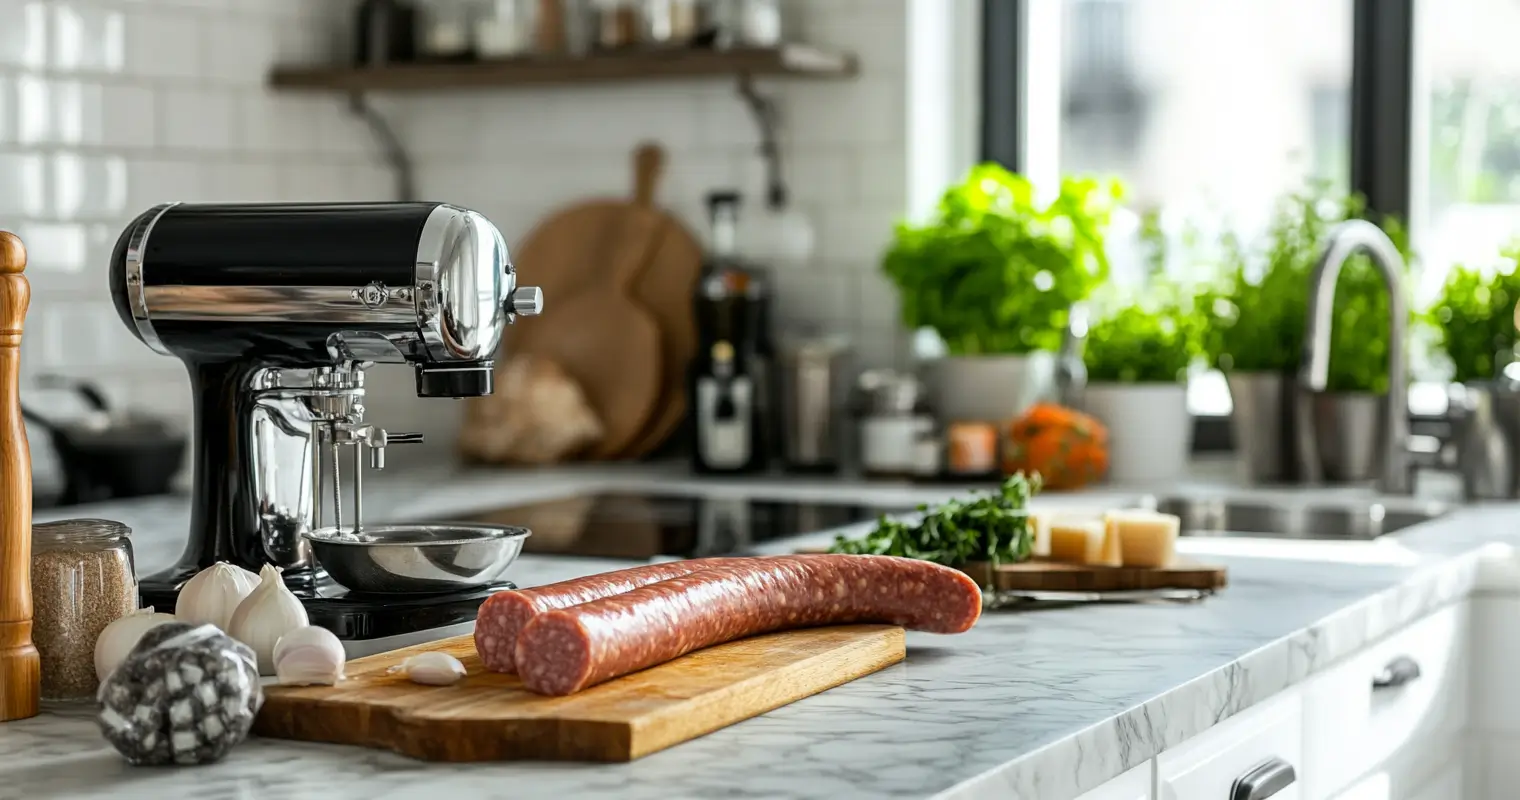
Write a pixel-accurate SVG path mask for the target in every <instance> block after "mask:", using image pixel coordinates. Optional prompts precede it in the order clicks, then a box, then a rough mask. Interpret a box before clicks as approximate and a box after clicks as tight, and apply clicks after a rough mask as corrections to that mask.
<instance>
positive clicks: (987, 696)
mask: <svg viewBox="0 0 1520 800" xmlns="http://www.w3.org/2000/svg"><path fill="white" fill-rule="evenodd" d="M387 480H388V481H390V482H389V483H388V485H383V486H381V485H377V486H372V488H376V489H377V491H375V492H373V493H370V494H371V496H372V497H374V498H375V499H373V500H371V499H369V498H368V497H367V498H366V510H367V512H369V513H370V514H372V515H373V518H377V519H378V518H423V517H429V516H447V515H450V514H456V513H465V512H468V511H471V510H479V509H484V508H491V507H500V506H503V505H508V504H511V503H520V502H526V501H530V500H536V499H548V498H552V497H555V496H564V495H569V494H574V493H577V492H581V491H587V490H591V489H635V488H651V487H657V488H658V489H660V490H665V491H682V490H690V489H698V490H700V491H703V492H705V493H712V494H733V495H759V496H772V497H810V498H817V499H840V498H841V497H844V498H849V499H851V500H854V501H857V502H882V503H893V504H896V503H911V502H922V501H932V500H935V499H938V498H941V497H944V496H948V495H951V494H955V493H957V492H958V491H959V490H960V489H959V487H947V486H931V487H923V486H914V485H911V484H871V485H862V484H858V483H852V482H848V481H839V482H829V481H818V480H816V479H807V480H801V479H779V478H778V479H764V480H759V481H737V480H725V481H706V480H703V481H697V480H695V479H691V478H689V477H687V476H684V475H682V474H680V473H678V472H673V471H671V470H662V469H653V470H651V469H649V468H647V467H646V468H635V467H627V468H597V469H572V470H544V471H538V472H531V473H501V472H472V473H460V474H446V473H444V472H438V473H435V474H432V475H431V476H429V475H428V474H421V473H418V474H407V475H395V476H392V477H390V478H389V479H387ZM1185 488H1186V489H1187V490H1188V491H1192V492H1208V491H1215V490H1217V489H1218V488H1219V485H1217V484H1214V485H1211V484H1209V483H1206V482H1197V483H1192V484H1189V485H1188V486H1187V487H1185ZM1142 489H1143V487H1142ZM1139 492H1140V490H1139V489H1137V490H1136V491H1112V490H1106V491H1102V492H1093V493H1085V494H1081V495H1065V496H1061V497H1055V496H1046V497H1042V498H1039V499H1038V500H1037V504H1038V505H1050V504H1061V505H1072V504H1094V505H1108V504H1112V503H1114V502H1119V501H1123V500H1125V499H1126V498H1132V497H1133V496H1135V495H1136V494H1138V493H1139ZM1261 494H1272V493H1266V492H1264V493H1261ZM1355 494H1356V493H1355V492H1350V491H1333V492H1317V493H1316V495H1315V496H1316V497H1325V498H1335V497H1339V496H1343V495H1344V496H1354V495H1355ZM1290 496H1292V497H1300V498H1301V497H1303V496H1304V495H1303V493H1301V492H1299V493H1294V494H1292V495H1290ZM81 513H82V510H81V509H72V510H69V509H61V510H55V511H51V512H49V513H48V514H45V515H44V514H39V515H38V519H39V520H44V519H52V518H58V517H62V516H79V515H81ZM88 513H89V514H90V515H92V516H107V517H111V518H114V519H120V520H122V521H124V522H127V523H128V524H129V525H131V526H132V527H133V529H134V543H135V546H136V548H137V554H138V561H139V565H140V567H141V568H142V569H144V570H151V569H155V568H157V567H158V566H162V565H165V564H167V563H169V562H170V561H172V560H173V559H174V558H175V557H176V556H177V555H178V552H179V549H180V548H181V547H182V545H183V537H184V534H183V530H184V525H185V521H186V519H187V509H186V508H185V506H184V501H183V500H182V499H174V498H166V499H157V500H150V501H141V502H136V503H124V504H117V505H112V506H99V507H94V508H90V509H88ZM1517 521H1520V505H1510V504H1501V505H1491V506H1474V507H1467V508H1462V509H1459V510H1457V511H1455V512H1454V513H1452V514H1451V515H1449V516H1446V517H1443V518H1440V519H1438V520H1436V521H1433V522H1430V523H1427V524H1425V525H1421V526H1418V527H1415V528H1411V529H1409V530H1407V531H1405V532H1403V533H1400V534H1396V535H1392V536H1388V537H1384V538H1383V539H1381V540H1379V541H1376V542H1265V541H1263V540H1246V539H1188V540H1185V541H1184V544H1183V547H1184V550H1185V551H1186V552H1189V553H1195V554H1198V555H1199V556H1200V557H1205V556H1206V557H1207V558H1208V559H1209V560H1211V561H1215V562H1218V563H1223V564H1225V565H1226V566H1228V567H1229V568H1230V581H1231V584H1230V587H1229V588H1228V589H1227V590H1226V591H1224V592H1222V593H1220V594H1219V595H1217V596H1215V597H1212V598H1210V599H1208V600H1206V601H1204V602H1201V603H1195V604H1147V605H1109V606H1086V607H1066V608H1057V609H1049V610H1041V611H1023V612H1004V611H999V612H989V613H988V614H987V615H985V616H984V617H983V619H982V621H981V622H980V623H979V624H978V625H977V626H976V628H974V629H973V630H972V631H971V632H969V633H967V634H963V635H960V636H948V637H939V636H932V635H927V634H910V635H909V639H908V657H907V660H906V661H904V662H903V663H901V664H898V665H895V666H893V667H889V668H887V669H885V670H883V671H881V672H878V673H876V674H873V675H870V676H866V677H865V678H862V679H859V680H856V681H853V682H851V683H848V684H845V685H843V686H840V687H837V688H835V689H832V690H829V691H827V692H824V693H823V694H820V695H817V696H815V697H812V698H808V699H805V700H802V701H799V702H797V703H793V704H791V705H788V706H785V707H783V708H780V709H777V710H775V711H772V712H770V713H767V714H765V715H762V716H760V717H757V718H754V719H751V720H747V721H745V722H741V723H739V724H736V725H733V726H731V727H729V728H726V729H724V730H721V731H718V732H715V733H713V734H710V735H708V736H705V737H702V738H700V739H697V740H694V741H692V742H689V743H686V744H683V745H679V746H677V747H674V748H671V749H669V750H666V751H664V752H661V753H656V754H653V755H651V756H648V757H646V758H643V759H641V760H639V761H636V762H633V763H630V764H618V765H590V764H547V763H523V764H513V763H508V764H481V765H455V764H448V765H442V764H427V763H423V762H419V761H415V760H412V759H409V758H406V757H402V756H397V755H394V754H390V753H386V752H380V751H375V750H368V749H362V748H355V747H341V746H329V745H313V744H307V743H291V742H282V741H276V740H268V739H253V740H250V741H249V742H248V743H246V744H244V745H242V746H240V747H239V748H238V749H237V750H235V751H234V752H233V753H232V754H231V755H230V756H229V757H228V758H227V760H225V761H224V762H222V763H219V764H216V765H212V766H208V767H198V768H194V769H139V768H133V767H130V766H128V765H126V764H125V763H124V762H123V761H122V760H121V759H120V757H119V756H117V755H116V753H115V752H114V751H112V750H111V749H110V748H109V747H108V746H107V745H106V744H105V743H104V742H103V741H102V740H101V739H100V737H99V735H98V733H97V732H96V729H95V726H94V722H93V717H92V710H91V709H90V708H88V707H78V706H75V707H68V706H58V705H50V706H49V707H48V709H47V711H46V713H44V714H43V715H41V716H39V717H37V718H35V719H32V720H25V721H20V722H13V723H8V724H5V725H3V726H0V797H43V796H46V797H62V796H69V797H76V796H77V797H93V796H101V797H105V796H112V797H137V796H151V797H162V798H171V797H192V796H193V797H197V798H220V797H252V796H265V795H269V796H279V797H288V798H305V797H312V798H318V797H320V798H324V800H327V799H330V798H345V797H355V798H359V797H362V798H366V799H367V800H371V799H373V800H379V798H390V797H411V796H416V795H419V794H422V793H424V792H436V791H446V792H449V793H451V794H455V795H463V796H470V797H509V796H510V797H516V798H521V797H551V796H569V797H601V796H605V797H616V798H629V799H634V798H659V799H660V800H666V799H667V798H686V797H711V796H730V797H765V798H775V797H798V798H808V797H827V798H831V799H833V798H850V797H914V798H917V797H933V796H940V797H956V798H961V797H1021V798H1064V797H1073V796H1075V795H1077V794H1079V793H1080V792H1082V791H1085V790H1087V789H1090V788H1092V787H1094V786H1097V785H1099V784H1101V783H1103V782H1104V781H1106V780H1108V779H1109V778H1112V777H1114V776H1116V775H1118V774H1120V773H1121V772H1123V771H1124V770H1126V769H1128V768H1130V767H1132V766H1134V765H1137V764H1139V763H1142V762H1143V761H1145V760H1146V759H1149V758H1151V757H1153V756H1155V755H1156V754H1157V753H1159V752H1161V751H1162V750H1165V749H1167V748H1169V747H1172V746H1175V745H1177V744H1179V743H1180V742H1182V741H1184V740H1186V739H1188V738H1190V737H1192V736H1194V735H1196V734H1197V733H1199V732H1201V731H1203V730H1205V729H1207V728H1209V727H1211V726H1212V725H1214V724H1216V723H1217V722H1219V721H1220V720H1222V719H1224V718H1227V717H1229V716H1231V715H1233V714H1235V713H1237V712H1239V711H1241V710H1243V709H1245V708H1247V707H1249V706H1251V705H1253V704H1255V703H1257V702H1259V701H1261V700H1263V699H1265V698H1267V697H1269V696H1271V695H1272V694H1274V693H1276V692H1278V691H1280V690H1281V689H1283V688H1286V687H1288V686H1291V685H1294V684H1296V683H1298V682H1300V681H1302V680H1303V679H1304V678H1305V677H1307V676H1308V675H1310V674H1313V673H1315V672H1317V671H1319V670H1322V669H1324V668H1325V667H1327V666H1329V665H1330V664H1332V663H1334V662H1336V661H1338V660H1339V659H1341V658H1343V657H1344V656H1346V655H1349V654H1350V653H1353V652H1355V651H1357V650H1359V649H1360V648H1362V647H1363V646H1365V645H1366V644H1368V643H1370V642H1372V641H1374V640H1376V639H1379V638H1381V637H1383V636H1385V635H1387V634H1388V633H1391V632H1393V631H1395V630H1397V629H1398V628H1400V627H1402V626H1403V625H1405V624H1407V623H1408V622H1411V621H1413V620H1415V619H1417V618H1419V617H1421V616H1423V615H1425V614H1427V613H1429V612H1430V611H1432V610H1434V609H1436V608H1438V607H1440V606H1442V605H1445V604H1447V603H1450V602H1453V601H1455V600H1457V599H1459V598H1461V597H1463V596H1466V595H1468V594H1470V593H1472V592H1473V591H1474V590H1475V588H1476V587H1479V586H1495V587H1509V586H1516V585H1520V581H1517V580H1516V579H1515V578H1514V574H1516V573H1520V569H1517V568H1516V566H1515V564H1516V562H1515V559H1514V557H1513V556H1512V554H1511V551H1510V549H1509V547H1508V546H1507V544H1506V541H1507V540H1515V541H1516V543H1520V525H1516V522H1517ZM794 545H795V543H789V544H787V545H782V546H781V547H791V546H794ZM619 564H620V562H613V561H604V560H591V559H578V558H556V557H545V556H525V557H524V558H523V559H521V561H520V562H519V563H518V564H516V565H514V567H513V571H512V573H511V574H510V575H509V577H511V578H512V579H514V580H516V581H517V582H518V583H520V584H522V585H535V584H540V583H546V582H552V581H555V580H561V579H564V578H566V577H571V576H574V575H577V574H584V573H589V572H597V571H601V570H604V569H607V568H610V567H614V566H618V565H619Z"/></svg>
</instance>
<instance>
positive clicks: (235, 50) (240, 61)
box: [201, 13, 275, 85]
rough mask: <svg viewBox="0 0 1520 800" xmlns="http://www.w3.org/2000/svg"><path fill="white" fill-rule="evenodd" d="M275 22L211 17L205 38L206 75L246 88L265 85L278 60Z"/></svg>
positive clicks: (233, 16) (232, 16)
mask: <svg viewBox="0 0 1520 800" xmlns="http://www.w3.org/2000/svg"><path fill="white" fill-rule="evenodd" d="M273 25H274V23H272V22H270V21H269V20H267V19H265V18H263V17H257V16H251V15H246V14H241V13H237V14H215V15H209V16H208V17H207V18H206V21H205V23H204V24H203V31H204V32H203V33H202V36H201V42H202V46H203V47H204V48H205V49H204V50H203V51H202V54H201V58H202V63H204V64H205V74H206V76H207V77H209V78H211V79H212V80H215V81H223V82H227V83H236V84H244V85H258V84H262V83H263V82H264V79H265V77H266V73H267V72H268V71H269V66H270V64H271V63H272V61H273V58H274V50H275V35H274V28H273Z"/></svg>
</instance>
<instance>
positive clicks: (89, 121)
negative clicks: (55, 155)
mask: <svg viewBox="0 0 1520 800" xmlns="http://www.w3.org/2000/svg"><path fill="white" fill-rule="evenodd" d="M49 91H50V102H51V103H52V106H53V123H52V130H51V137H52V140H53V141H55V142H57V143H59V144H86V145H93V144H99V143H100V141H101V139H102V138H104V136H105V125H106V122H105V117H104V112H105V100H104V97H103V94H104V90H103V87H101V85H100V84H98V83H87V82H84V81H53V82H52V84H51V86H50V90H49Z"/></svg>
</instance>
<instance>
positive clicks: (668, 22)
mask: <svg viewBox="0 0 1520 800" xmlns="http://www.w3.org/2000/svg"><path fill="white" fill-rule="evenodd" d="M642 5H643V23H644V24H643V37H644V42H645V43H647V44H654V45H663V46H674V47H685V46H687V45H689V44H691V43H692V40H693V39H695V38H696V37H697V34H698V33H699V31H700V27H701V13H700V8H699V7H698V3H697V0H643V4H642Z"/></svg>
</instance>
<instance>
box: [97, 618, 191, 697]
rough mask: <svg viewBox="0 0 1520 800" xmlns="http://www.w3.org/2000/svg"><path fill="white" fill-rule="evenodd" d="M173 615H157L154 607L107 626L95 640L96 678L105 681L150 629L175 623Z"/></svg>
mask: <svg viewBox="0 0 1520 800" xmlns="http://www.w3.org/2000/svg"><path fill="white" fill-rule="evenodd" d="M174 621H175V620H174V615H173V614H155V613H153V606H148V607H147V608H141V609H138V610H136V611H133V612H132V613H130V614H128V615H126V616H125V617H122V618H120V619H118V620H116V621H115V622H112V623H111V624H110V625H107V626H106V627H105V629H104V630H102V631H101V632H100V636H99V637H98V638H96V639H95V677H96V678H99V679H100V680H102V681H104V680H105V679H106V676H107V675H110V674H111V671H112V670H114V669H116V667H117V666H118V665H119V664H121V662H122V661H124V660H126V657H127V653H130V652H132V648H134V647H136V646H137V640H138V639H141V638H142V636H143V634H145V633H147V632H148V631H149V630H150V629H152V628H156V627H158V626H159V625H162V624H164V623H166V622H174Z"/></svg>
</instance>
